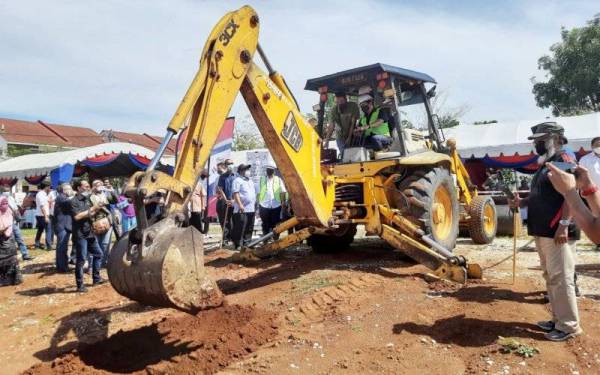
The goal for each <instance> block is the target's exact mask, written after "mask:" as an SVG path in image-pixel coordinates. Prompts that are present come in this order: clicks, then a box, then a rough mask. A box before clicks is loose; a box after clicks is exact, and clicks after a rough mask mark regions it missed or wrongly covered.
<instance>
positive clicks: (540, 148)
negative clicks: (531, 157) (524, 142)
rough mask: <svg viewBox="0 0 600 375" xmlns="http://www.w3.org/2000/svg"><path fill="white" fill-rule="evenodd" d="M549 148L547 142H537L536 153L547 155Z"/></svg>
mask: <svg viewBox="0 0 600 375" xmlns="http://www.w3.org/2000/svg"><path fill="white" fill-rule="evenodd" d="M547 152H548V149H547V148H546V142H544V141H542V142H535V153H536V154H538V155H540V156H542V155H546V153H547Z"/></svg>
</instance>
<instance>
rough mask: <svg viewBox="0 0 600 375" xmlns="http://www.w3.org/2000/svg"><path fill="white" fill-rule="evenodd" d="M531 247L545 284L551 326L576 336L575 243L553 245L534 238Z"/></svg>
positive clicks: (577, 328)
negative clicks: (536, 255) (538, 257)
mask: <svg viewBox="0 0 600 375" xmlns="http://www.w3.org/2000/svg"><path fill="white" fill-rule="evenodd" d="M535 247H536V249H537V251H538V254H539V256H540V265H541V267H542V272H543V276H544V279H545V280H546V289H547V290H548V299H549V300H550V307H551V309H552V321H553V322H554V326H555V327H556V329H557V330H559V331H563V332H566V333H573V332H578V331H579V329H580V327H579V310H578V309H577V297H576V296H575V242H574V241H569V242H567V243H565V244H562V245H557V244H555V243H554V239H553V238H547V237H535Z"/></svg>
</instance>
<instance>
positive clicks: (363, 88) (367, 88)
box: [358, 86, 373, 96]
mask: <svg viewBox="0 0 600 375" xmlns="http://www.w3.org/2000/svg"><path fill="white" fill-rule="evenodd" d="M372 91H373V90H372V89H371V86H361V87H360V88H359V89H358V96H361V95H365V94H370V93H371V92H372Z"/></svg>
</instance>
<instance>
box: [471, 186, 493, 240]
mask: <svg viewBox="0 0 600 375" xmlns="http://www.w3.org/2000/svg"><path fill="white" fill-rule="evenodd" d="M469 215H470V216H471V218H470V219H469V223H468V227H469V236H470V237H471V239H472V240H473V242H475V243H476V244H488V243H491V242H492V241H493V240H494V238H496V232H497V230H498V217H497V216H496V204H495V203H494V200H493V199H492V197H486V196H481V195H479V196H476V197H474V198H473V200H472V201H471V204H470V205H469Z"/></svg>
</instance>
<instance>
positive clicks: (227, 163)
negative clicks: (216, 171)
mask: <svg viewBox="0 0 600 375" xmlns="http://www.w3.org/2000/svg"><path fill="white" fill-rule="evenodd" d="M223 164H225V165H231V164H234V162H233V160H231V159H225V160H223Z"/></svg>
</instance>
